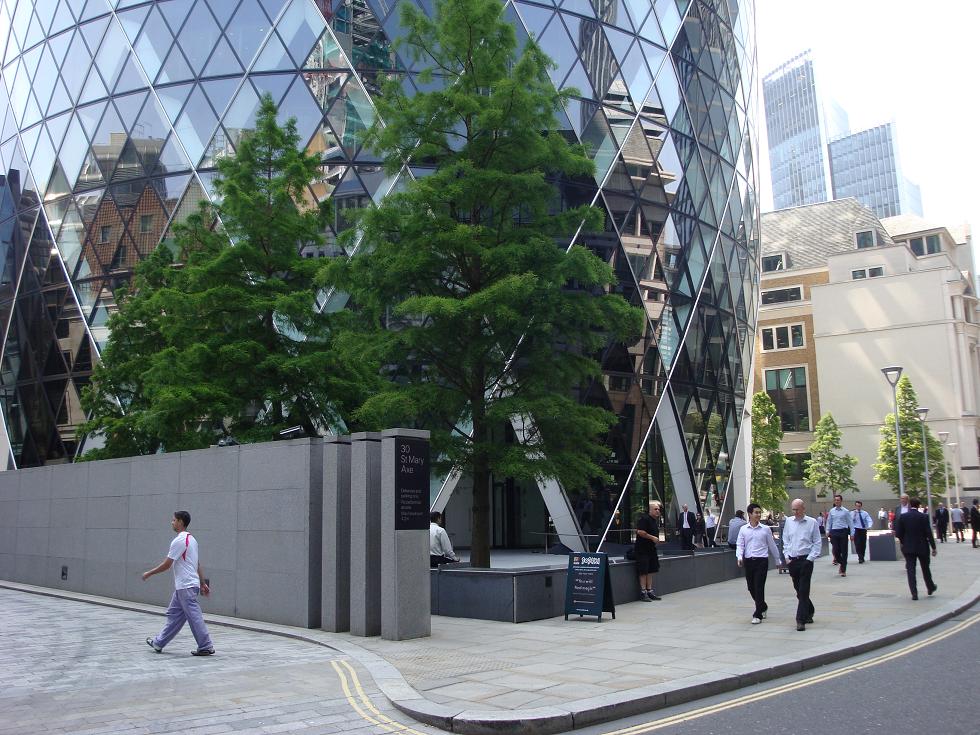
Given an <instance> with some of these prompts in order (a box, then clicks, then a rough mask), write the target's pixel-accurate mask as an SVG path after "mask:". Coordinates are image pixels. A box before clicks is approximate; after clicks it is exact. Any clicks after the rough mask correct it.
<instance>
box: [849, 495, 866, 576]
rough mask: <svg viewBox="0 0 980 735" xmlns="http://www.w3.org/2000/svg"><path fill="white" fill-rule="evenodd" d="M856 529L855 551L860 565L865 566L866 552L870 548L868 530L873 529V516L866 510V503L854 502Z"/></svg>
mask: <svg viewBox="0 0 980 735" xmlns="http://www.w3.org/2000/svg"><path fill="white" fill-rule="evenodd" d="M851 521H852V526H853V528H854V551H856V552H857V555H858V564H864V552H865V551H867V548H868V529H869V528H871V515H870V514H869V513H868V511H866V510H865V509H864V503H862V502H861V501H860V500H855V501H854V512H853V513H851Z"/></svg>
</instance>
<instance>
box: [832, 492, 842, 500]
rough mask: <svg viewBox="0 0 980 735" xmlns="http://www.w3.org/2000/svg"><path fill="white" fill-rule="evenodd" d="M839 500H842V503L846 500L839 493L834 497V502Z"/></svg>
mask: <svg viewBox="0 0 980 735" xmlns="http://www.w3.org/2000/svg"><path fill="white" fill-rule="evenodd" d="M837 498H840V499H841V501H843V500H844V496H843V495H841V494H840V493H837V494H836V495H834V500H837Z"/></svg>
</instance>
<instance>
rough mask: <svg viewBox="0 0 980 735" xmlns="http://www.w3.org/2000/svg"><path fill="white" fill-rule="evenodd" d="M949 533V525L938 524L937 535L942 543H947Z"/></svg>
mask: <svg viewBox="0 0 980 735" xmlns="http://www.w3.org/2000/svg"><path fill="white" fill-rule="evenodd" d="M948 533H949V523H943V524H938V523H937V524H936V535H937V536H939V541H940V543H944V544H945V543H946V536H947V535H948Z"/></svg>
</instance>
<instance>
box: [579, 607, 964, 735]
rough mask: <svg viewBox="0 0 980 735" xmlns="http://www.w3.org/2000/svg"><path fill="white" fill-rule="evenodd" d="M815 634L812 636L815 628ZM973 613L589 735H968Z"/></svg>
mask: <svg viewBox="0 0 980 735" xmlns="http://www.w3.org/2000/svg"><path fill="white" fill-rule="evenodd" d="M814 627H816V626H814ZM978 652H980V605H975V606H974V607H973V608H972V609H971V610H970V611H968V612H965V613H962V614H961V615H959V616H957V617H956V618H953V619H951V620H950V621H948V622H946V623H944V624H943V625H941V626H938V627H936V628H932V629H930V630H928V631H926V632H925V633H922V634H920V635H918V636H915V637H912V638H910V639H908V640H907V641H904V642H903V643H901V644H896V645H894V646H890V647H888V648H882V649H879V650H877V651H874V652H872V653H870V654H867V655H865V656H861V657H857V658H852V659H848V660H847V661H843V662H841V663H840V664H836V665H833V666H827V667H823V668H820V669H815V670H811V671H808V672H804V673H803V674H799V675H796V676H793V677H786V678H784V679H779V680H776V681H772V682H767V683H765V684H761V685H759V686H755V687H751V688H748V689H740V690H738V691H736V692H729V693H727V694H723V695H720V696H717V697H711V698H709V699H702V700H699V701H697V702H692V703H689V704H686V705H682V706H679V707H673V708H670V709H664V710H660V711H658V712H656V713H651V714H648V715H643V716H638V717H633V718H628V719H624V720H619V721H616V722H611V723H610V722H607V723H605V724H602V725H598V726H596V727H590V728H582V729H579V730H575V731H574V732H575V733H577V734H578V733H582V734H585V733H588V734H589V735H592V734H595V735H599V734H600V733H601V734H602V735H644V734H645V733H665V734H666V733H669V735H760V734H765V733H773V734H778V735H827V733H840V734H841V735H852V734H855V733H860V734H861V735H865V734H866V733H890V734H891V735H914V734H918V733H926V732H936V733H943V735H976V733H977V732H980V723H978V719H980V718H978V715H977V704H976V703H977V685H978V682H980V658H978Z"/></svg>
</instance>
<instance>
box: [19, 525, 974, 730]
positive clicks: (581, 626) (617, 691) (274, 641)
mask: <svg viewBox="0 0 980 735" xmlns="http://www.w3.org/2000/svg"><path fill="white" fill-rule="evenodd" d="M939 549H940V553H939V556H938V557H937V558H936V559H934V560H933V569H934V575H935V579H936V582H937V584H938V585H939V591H938V592H937V593H936V595H935V596H933V597H926V596H925V595H924V594H923V596H922V598H921V599H920V600H918V601H917V602H913V601H912V600H911V599H910V597H909V594H908V589H907V586H906V582H905V570H904V565H903V564H902V563H901V562H884V561H878V562H869V563H867V564H864V565H858V564H857V563H856V560H854V561H853V563H852V564H849V566H848V576H847V577H846V578H840V577H838V576H837V575H836V573H835V568H834V567H833V566H832V564H831V561H830V559H829V558H828V557H822V558H821V559H820V560H818V562H817V568H816V570H815V571H814V578H813V600H814V604H815V605H816V609H817V612H816V622H815V623H814V624H813V625H812V626H808V627H807V630H806V631H805V632H802V633H800V632H797V631H796V629H795V621H794V610H795V597H794V595H793V589H792V584H791V582H790V579H789V576H788V575H779V574H776V573H775V572H771V573H770V577H769V583H768V588H767V598H768V601H769V617H768V619H767V620H766V621H765V622H764V623H763V624H762V625H756V626H753V625H749V618H750V615H751V609H752V608H751V603H750V600H749V597H748V593H747V592H746V589H745V584H744V582H743V581H741V580H733V581H730V582H724V583H721V584H716V585H711V586H707V587H701V588H698V589H693V590H687V591H684V592H679V593H676V594H672V595H666V596H664V599H663V600H662V601H661V602H654V603H639V602H635V603H630V604H626V605H621V606H619V607H618V608H617V610H616V619H615V620H609V619H603V620H602V621H601V622H596V621H595V620H594V619H581V620H579V619H571V620H569V621H568V622H566V621H565V620H563V619H562V618H554V619H550V620H544V621H538V622H531V623H522V624H519V625H514V624H510V623H499V622H488V621H477V620H467V619H459V618H445V617H438V616H437V617H434V618H433V620H432V637H431V638H426V639H419V640H415V641H402V642H392V641H384V640H381V639H380V638H367V639H365V638H357V637H355V636H351V635H347V634H331V633H326V632H323V631H318V630H306V629H302V628H290V627H286V626H278V625H273V624H268V623H258V622H253V621H247V620H242V619H236V618H225V617H222V616H208V620H209V622H210V624H211V626H212V636H213V638H214V640H215V646H216V648H217V650H218V654H217V655H216V656H214V657H212V658H205V659H197V658H194V657H191V656H190V655H189V652H190V650H191V648H192V647H193V639H192V638H191V637H190V635H189V633H188V632H187V631H186V630H185V631H184V632H182V633H181V635H179V636H178V637H177V639H176V640H175V641H174V642H173V643H172V644H171V646H170V647H169V648H168V649H167V650H166V652H165V653H163V654H160V655H157V654H154V653H153V652H152V651H151V650H150V649H149V648H148V647H147V646H146V644H145V643H144V642H143V639H144V638H145V637H146V636H147V635H150V634H152V633H154V632H156V630H157V629H158V628H159V627H160V625H161V622H162V618H160V617H159V613H160V612H161V611H162V608H159V607H151V606H144V605H139V604H136V603H128V602H127V603H123V602H119V601H110V600H105V599H104V598H91V597H88V596H85V595H75V594H71V593H61V592H60V591H59V592H57V593H53V591H44V590H41V589H40V588H28V587H27V586H24V585H16V584H12V583H6V582H3V583H0V584H2V585H3V587H4V589H0V616H2V619H3V620H4V625H3V627H2V629H0V685H2V689H0V709H2V711H3V712H4V718H3V719H2V720H0V733H18V734H20V733H33V732H39V733H47V732H66V733H67V732H72V733H91V734H93V735H94V733H101V732H105V733H109V732H112V733H134V734H135V733H152V732H175V731H178V730H179V731H180V732H182V733H195V734H198V735H204V734H205V733H222V732H246V733H273V732H302V733H306V732H310V733H312V732H324V733H327V732H339V731H345V732H346V731H359V730H363V731H364V732H390V731H397V730H399V729H406V728H412V729H414V730H415V731H417V732H434V730H433V728H431V727H429V726H426V725H419V724H417V723H413V722H412V721H411V720H410V719H409V718H408V717H406V715H405V714H403V713H401V712H398V711H397V710H396V709H395V708H394V707H393V706H392V701H394V702H395V703H396V704H397V705H398V707H400V708H401V709H402V710H404V711H406V712H410V713H414V714H415V715H416V716H418V717H421V718H423V719H425V720H427V721H429V722H433V723H437V724H441V725H442V726H443V727H446V728H449V727H452V728H454V729H455V730H457V731H470V732H478V731H481V729H482V730H487V729H489V728H494V727H501V726H502V728H501V729H502V731H507V732H517V731H520V730H521V729H523V730H524V731H528V732H530V731H534V730H535V729H540V730H549V731H557V730H561V729H570V728H571V727H574V726H580V725H584V724H588V723H590V722H595V721H598V720H601V719H608V718H609V717H611V716H613V715H617V716H619V715H625V714H631V713H633V712H638V711H644V710H652V709H656V708H658V707H662V706H666V705H670V704H672V703H675V702H678V701H684V700H689V699H692V698H695V697H697V696H705V695H708V694H712V693H716V692H718V691H722V690H725V689H731V688H734V687H737V686H739V685H745V684H749V683H754V682H756V681H759V680H763V679H766V678H771V677H773V676H776V675H781V674H785V673H791V672H792V671H799V670H801V669H803V668H806V667H811V666H816V665H820V664H822V663H827V662H829V661H830V660H833V659H834V658H839V657H840V656H843V655H847V654H849V653H855V652H859V651H861V650H866V649H868V648H871V647H873V646H875V645H881V644H882V643H883V642H885V641H889V640H894V639H895V638H896V637H903V636H904V635H906V633H907V631H909V630H914V629H919V628H922V627H924V626H929V625H932V624H935V623H936V622H939V621H940V620H942V619H944V618H945V617H948V616H949V615H951V614H952V613H953V612H955V611H957V610H960V609H962V608H964V607H965V606H968V605H969V604H971V603H972V602H973V601H975V600H976V599H977V598H978V597H980V550H973V549H972V548H971V547H970V545H969V544H955V543H954V544H948V543H947V544H945V545H940V547H939ZM25 590H32V591H40V592H51V593H53V594H57V595H58V597H52V596H47V595H46V594H27V593H25ZM64 598H69V599H64ZM92 602H96V603H101V604H91V603H92ZM161 602H164V601H161ZM106 604H111V605H116V606H118V607H107V606H105V605H106ZM206 607H207V604H206V602H205V609H206ZM148 613H149V614H148ZM230 626H235V627H230ZM335 663H336V664H337V665H338V667H339V671H338V668H337V667H335V666H334V664H335ZM343 665H346V666H351V667H353V671H356V672H357V673H356V675H357V678H358V680H359V682H360V684H361V685H362V686H363V688H364V696H363V698H360V699H359V698H358V696H357V693H356V691H354V689H353V686H354V685H353V677H352V676H351V677H350V681H349V682H348V684H349V686H350V690H351V691H350V692H349V693H347V694H345V692H344V689H343V684H342V682H341V677H340V672H343V671H347V672H348V673H349V674H350V673H351V669H345V668H344V666H343ZM366 702H370V704H371V706H373V707H375V708H376V709H377V712H378V713H379V714H381V715H383V716H384V717H386V718H390V721H385V720H381V719H378V717H377V716H376V715H375V714H373V713H372V712H371V710H370V709H369V708H368V707H367V705H366ZM358 703H359V704H360V707H359V708H358V707H355V705H357V704H358ZM508 723H510V724H508Z"/></svg>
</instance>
